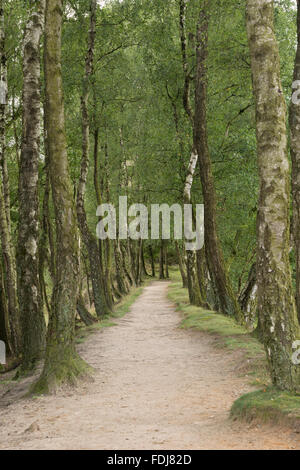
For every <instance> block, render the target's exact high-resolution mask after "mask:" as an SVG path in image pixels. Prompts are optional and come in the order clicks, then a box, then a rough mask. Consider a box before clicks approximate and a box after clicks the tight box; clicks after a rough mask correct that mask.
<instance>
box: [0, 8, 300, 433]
mask: <svg viewBox="0 0 300 470" xmlns="http://www.w3.org/2000/svg"><path fill="white" fill-rule="evenodd" d="M202 209H203V213H204V219H203V220H202V219H201V216H200V215H199V214H202V212H201V210H202ZM199 240H201V244H200V245H201V246H200V245H199V244H197V243H195V241H199ZM202 242H203V243H202ZM162 292H163V294H162ZM162 295H164V297H161V296H162ZM139 296H141V297H139ZM168 299H169V300H168ZM170 301H172V302H170ZM161 302H163V305H162V304H161ZM164 302H169V303H168V304H167V303H164ZM131 305H133V307H132V309H131ZM176 306H177V310H176ZM128 312H129V313H128ZM171 312H173V313H172V314H173V317H170V318H172V321H174V322H175V323H174V324H173V323H172V321H171V320H170V322H169V323H168V321H167V315H171ZM127 314H128V317H126V318H124V320H122V321H120V320H119V319H120V317H123V316H124V315H127ZM135 315H139V317H138V320H136V317H135ZM157 315H158V316H157ZM176 315H177V316H176ZM135 320H136V322H135ZM154 321H155V325H153V322H154ZM176 322H177V323H176ZM134 325H136V326H134ZM175 325H177V327H178V328H177V327H176V326H175ZM180 326H181V327H182V328H181V329H179V327H180ZM107 327H110V328H111V329H110V330H108V328H107ZM115 327H116V330H117V331H120V332H121V333H120V336H118V337H117V339H116V336H114V334H113V333H112V331H114V328H115ZM118 328H119V330H118ZM126 328H136V331H135V333H134V335H133V334H132V330H130V333H128V330H127V329H126ZM188 329H192V330H193V331H194V332H195V335H193V336H192V335H188V332H187V331H186V330H188ZM199 330H200V331H201V332H202V333H201V335H200V334H199V335H198V333H197V332H198V331H199ZM179 331H180V334H181V333H182V337H181V336H180V337H178V338H179V339H178V341H179V340H180V338H185V341H186V342H187V343H184V344H185V345H183V346H182V348H181V350H180V352H178V351H177V352H176V347H175V343H176V341H175V339H176V338H175V337H176V335H177V334H179V333H178V332H179ZM116 334H117V333H116ZM172 335H174V336H172ZM184 335H186V336H184ZM206 337H207V338H210V339H209V341H211V343H209V344H211V347H212V350H211V351H213V348H214V347H215V346H216V347H217V348H224V349H225V351H226V353H227V352H228V354H232V356H230V357H231V358H232V363H231V364H234V368H233V369H232V370H233V372H232V374H233V376H235V377H238V376H239V375H238V374H239V373H240V372H241V374H244V375H243V379H241V380H244V382H243V384H244V385H243V391H245V390H248V388H247V387H248V385H249V380H250V379H249V377H250V378H251V377H252V376H253V380H252V385H253V384H255V387H256V388H255V389H254V390H252V392H251V393H250V394H246V395H243V394H242V393H239V391H238V392H236V391H235V390H234V386H235V385H234V383H232V396H233V398H232V400H231V398H230V399H229V398H228V402H227V401H226V404H224V407H226V413H227V412H228V409H229V408H230V407H231V413H232V416H235V417H237V418H240V417H242V418H246V419H250V418H252V417H255V418H256V417H258V416H260V417H261V416H262V415H263V416H265V415H266V417H267V418H268V417H269V415H271V414H272V413H273V411H274V410H275V411H274V413H273V415H272V416H275V415H276V416H277V414H276V413H277V412H278V413H279V414H280V413H282V416H288V417H289V418H290V417H291V416H293V419H294V417H295V414H296V417H297V419H300V418H299V417H300V404H299V393H300V0H297V1H295V0H278V1H272V0H245V2H236V1H234V0H226V1H222V0H221V1H220V0H210V1H208V0H106V1H101V2H99V1H97V0H66V1H63V0H28V1H26V2H21V1H12V0H0V418H1V400H2V398H3V399H4V398H5V400H8V402H5V403H9V404H10V405H11V406H12V408H11V409H15V410H17V409H18V408H16V407H17V403H19V402H18V400H19V398H20V397H19V395H20V396H21V395H22V394H23V395H22V396H23V397H24V395H25V394H26V396H27V397H28V400H29V403H32V401H30V400H32V397H37V396H39V395H44V396H45V403H46V404H47V403H49V402H47V399H48V398H47V395H51V394H53V393H56V394H57V396H59V397H61V396H62V395H60V394H64V393H69V392H70V394H72V393H74V394H76V393H77V392H76V390H82V389H80V387H85V388H84V390H87V393H89V391H88V390H90V389H89V387H91V388H92V387H95V396H99V397H100V398H99V400H100V401H101V400H102V401H101V403H100V402H99V407H98V408H99V409H104V408H105V407H108V408H109V409H111V407H112V406H113V402H114V400H113V398H110V397H109V398H107V396H108V395H109V394H105V393H104V394H103V396H101V390H102V389H101V390H100V389H98V388H97V387H100V385H99V384H100V383H101V384H103V387H104V388H103V390H106V389H105V387H106V385H105V384H107V380H108V378H107V377H108V376H109V374H110V372H112V371H111V370H112V369H113V368H114V367H115V366H116V367H117V365H119V362H120V363H122V373H119V374H117V373H116V382H113V384H115V385H116V383H117V381H118V380H120V384H119V382H118V387H116V389H119V390H121V391H123V388H122V387H123V386H124V387H125V388H124V390H125V389H126V384H127V385H128V384H129V383H131V382H132V381H133V379H132V376H131V375H130V372H128V371H130V370H131V367H134V368H136V369H137V376H138V378H140V377H143V378H144V382H143V384H144V385H145V384H148V385H149V384H151V383H152V380H153V387H154V388H155V386H154V382H155V381H154V379H153V377H154V376H155V374H154V372H153V370H154V368H155V367H156V366H157V367H158V375H159V376H161V377H162V379H161V382H162V391H161V394H163V392H164V393H165V394H166V395H168V392H167V391H165V390H164V389H163V387H164V385H165V383H164V377H165V375H164V372H163V370H160V369H159V361H162V363H164V364H166V363H168V364H169V362H168V361H170V364H171V362H172V360H173V359H174V357H176V358H179V359H178V360H179V361H180V358H181V359H182V360H184V361H185V362H184V363H185V364H186V374H187V376H188V377H189V379H188V381H189V382H190V383H189V384H187V383H185V382H184V381H183V385H182V387H183V386H184V389H185V390H187V391H188V390H189V386H190V385H191V390H192V388H193V383H198V382H199V383H200V382H201V383H202V382H203V383H205V384H206V385H207V389H211V387H213V383H216V380H214V374H216V375H218V376H223V371H219V369H218V367H219V368H220V367H221V366H220V364H221V363H222V364H223V362H222V361H223V360H224V361H225V360H226V357H227V356H226V354H224V357H223V355H222V361H221V359H220V364H214V365H211V364H212V361H213V359H212V354H213V352H211V353H210V352H209V351H210V350H209V349H205V351H206V352H205V364H204V362H201V361H200V360H199V364H198V362H197V361H198V359H199V357H200V356H201V354H202V353H201V351H202V349H201V348H202V347H203V348H208V346H207V344H208V343H207V341H206ZM110 338H111V339H110ZM136 338H138V339H136ZM161 338H167V339H166V345H168V344H169V343H168V341H169V340H170V341H171V340H172V339H173V340H174V343H172V345H173V346H174V351H173V346H170V345H169V346H166V349H164V348H162V347H161V346H158V344H160V343H159V341H160V340H161ZM109 341H111V343H109ZM148 341H149V342H148ZM180 341H181V340H180ZM182 341H183V339H182ZM197 341H199V357H198V356H197V354H196V352H198V349H197V348H198V343H196V342H197ZM201 341H202V343H201ZM108 343H109V346H108ZM123 343H124V344H123ZM138 343H139V346H137V344H138ZM200 343H201V344H200ZM170 344H171V343H170ZM178 344H179V343H178ZM134 347H135V348H136V349H135V350H134V352H132V350H133V349H132V348H134ZM168 347H169V348H170V349H168ZM118 348H119V349H118ZM140 348H141V351H142V350H143V348H144V350H145V351H147V354H149V357H148V356H147V355H145V356H143V354H142V352H141V351H140ZM151 348H152V349H151ZM195 348H196V349H195ZM116 350H117V351H118V358H117V359H116V358H115V356H114V354H115V353H116ZM130 351H131V352H130ZM151 351H152V353H151ZM153 351H155V353H154V352H153ZM172 351H173V352H174V354H173V352H172ZM195 351H196V352H195ZM167 353H168V354H170V357H169V356H168V358H167V357H166V356H165V354H167ZM130 354H131V355H130ZM145 354H146V353H145ZM151 354H152V355H151ZM185 354H186V355H187V357H189V359H187V358H186V359H184V358H185ZM220 354H221V353H220ZM150 355H151V358H150ZM152 356H153V357H152ZM171 356H172V357H171ZM173 356H174V357H173ZM220 357H221V356H220ZM139 358H140V359H139ZM224 358H225V359H224ZM174 360H175V359H174ZM156 361H158V362H156ZM203 361H204V359H203ZM116 364H117V365H116ZM195 364H196V365H197V366H196V365H195ZM114 365H115V366H114ZM202 366H203V367H204V368H207V369H209V373H207V374H205V373H204V372H203V377H202V376H201V377H202V378H201V377H200V376H198V372H199V374H200V372H201V371H202V369H201V368H202ZM227 366H228V367H227ZM227 366H224V367H223V369H224V381H226V380H227V379H228V380H229V375H228V374H229V370H230V371H231V369H230V367H231V365H230V366H229V365H228V363H227ZM190 368H193V371H191V369H190ZM162 369H163V367H162ZM171 370H172V367H171V365H170V371H171ZM178 370H181V369H180V365H178ZM183 370H185V368H183ZM203 370H204V369H203ZM205 370H206V369H205ZM170 371H167V372H166V377H167V376H168V373H169V372H170ZM216 371H219V372H216ZM152 372H153V373H152ZM102 374H103V376H102ZM123 374H124V375H123ZM178 374H179V372H178ZM210 374H212V375H210ZM230 374H231V372H230ZM173 376H174V377H175V378H174V390H177V388H178V387H179V384H177V382H176V380H178V381H179V376H178V377H177V375H176V374H175V375H174V374H173V373H172V377H173ZM120 377H121V379H122V380H123V382H122V380H121V379H120ZM239 377H240V376H239ZM245 377H247V379H246V378H245ZM200 379H201V380H200ZM206 380H207V382H206ZM247 380H248V382H247ZM210 381H211V382H210ZM165 382H166V383H168V384H170V383H173V382H172V380H171V378H170V377H168V380H167V379H166V381H165ZM218 383H219V382H218ZM226 383H227V382H226ZM8 384H9V386H8ZM134 384H135V382H134V381H133V385H132V389H131V392H130V393H132V394H133V395H132V396H133V402H134V403H138V400H139V398H138V397H139V395H138V391H137V390H135V389H134V390H133V388H134V387H135V385H134ZM177 385H178V387H177ZM223 385H224V384H223ZM101 386H102V385H101ZM149 387H150V385H149ZM220 387H221V388H220V391H219V392H218V393H219V396H224V394H225V395H226V396H227V395H228V394H227V392H228V390H227V389H226V390H227V392H226V393H225V391H224V389H222V384H221V385H220ZM249 387H250V385H249ZM137 388H138V387H137ZM150 388H151V387H150ZM179 388H180V387H179ZM229 388H230V387H229ZM70 390H71V391H70ZM126 390H127V389H126ZM250 391H251V390H250ZM2 392H3V393H2ZM120 393H121V392H120ZM149 393H150V392H149ZM178 393H179V392H178ZM191 393H192V392H191ZM141 394H142V392H141ZM150 394H151V393H150ZM146 395H147V394H145V396H146ZM240 395H242V396H241V397H240ZM112 396H114V395H112ZM124 396H125V399H126V397H127V396H129V392H128V393H127V392H126V393H125V392H124ZM130 396H131V395H130ZM147 396H148V395H147ZM103 397H104V398H105V399H106V398H107V402H105V404H104V402H103V400H104V398H103ZM122 399H123V397H122ZM215 399H216V400H217V397H216V398H215ZM9 400H10V401H9ZM49 400H50V399H49ZM157 400H158V402H159V403H161V402H162V401H163V399H162V398H160V395H159V396H158V397H157ZM166 400H170V401H172V400H171V398H170V396H166ZM197 400H198V399H193V398H191V402H192V403H190V402H189V400H188V399H187V403H186V406H187V407H195V409H197V410H198V411H199V410H200V402H201V403H202V405H201V406H204V405H203V403H206V402H205V400H204V398H203V396H202V395H201V397H200V396H199V402H198V401H197ZM226 400H227V398H226ZM230 400H231V401H230ZM297 400H298V401H297ZM117 401H118V400H117V399H116V402H117ZM175 401H176V400H174V402H175ZM194 401H195V403H194ZM150 402H151V400H150V398H149V403H150ZM43 403H44V402H43ZM93 403H94V402H93ZM155 403H156V402H155ZM168 403H169V402H168ZM224 403H225V402H224ZM108 405H109V406H108ZM28 406H29V407H30V406H31V405H30V404H29V405H28ZM116 406H117V407H119V403H117V405H116ZM126 406H127V405H124V407H126ZM205 406H206V405H205ZM207 406H209V404H208V405H207ZM218 406H221V405H220V404H219V405H218ZM14 407H15V408H14ZM157 407H158V409H159V405H158V404H157V403H156V404H154V405H153V409H155V410H156V409H157ZM198 407H199V408H198ZM119 408H120V409H121V405H120V407H119ZM119 408H118V409H119ZM73 409H75V407H74V408H73ZM201 410H202V408H201ZM270 410H271V411H270ZM272 410H273V411H272ZM278 410H280V411H278ZM295 410H296V411H295ZM199 413H200V411H199ZM201 413H202V411H201ZM201 413H200V414H201ZM297 413H298V414H297ZM96 414H97V413H96ZM144 414H145V413H144ZM144 414H143V413H142V416H144ZM175 414H176V416H177V417H178V415H179V414H178V412H175ZM201 416H202V414H201ZM267 418H266V419H267ZM86 419H87V420H88V417H87V418H86ZM153 419H154V418H153ZM174 419H175V418H174ZM176 419H177V418H176ZM197 419H198V418H197ZM270 419H271V418H270ZM12 421H13V420H12ZM37 421H38V420H37ZM75 421H76V420H75ZM176 423H177V421H176ZM293 423H294V421H293ZM116 426H117V424H116ZM41 427H43V426H41ZM113 427H114V428H115V424H113ZM35 428H36V427H34V429H35ZM118 429H119V428H118ZM30 432H31V431H30ZM0 440H1V428H0ZM249 440H251V439H250V438H249ZM87 441H89V439H87ZM170 442H173V441H170Z"/></svg>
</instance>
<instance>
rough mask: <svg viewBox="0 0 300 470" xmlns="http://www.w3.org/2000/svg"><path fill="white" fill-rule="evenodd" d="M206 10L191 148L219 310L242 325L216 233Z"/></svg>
mask: <svg viewBox="0 0 300 470" xmlns="http://www.w3.org/2000/svg"><path fill="white" fill-rule="evenodd" d="M207 10H208V3H207V0H204V1H203V2H202V5H201V8H200V14H199V19H198V24H197V37H196V43H197V44H196V60H197V68H196V83H195V125H194V145H195V148H196V152H197V153H198V156H199V158H198V164H199V170H200V178H201V183H202V193H203V200H204V228H205V250H206V258H207V264H208V269H209V272H210V277H211V282H212V283H213V287H214V291H215V295H216V298H217V304H218V308H219V310H220V311H221V312H222V313H224V314H226V315H232V316H234V317H235V318H236V319H237V320H238V321H240V322H242V313H241V311H240V308H239V305H238V302H237V299H236V297H235V295H234V293H233V290H232V286H231V283H230V280H229V276H228V273H227V270H226V267H225V261H224V257H223V252H222V249H221V246H220V243H219V239H218V232H217V221H216V213H217V208H216V192H215V187H214V178H213V173H212V164H211V159H210V154H209V148H208V138H207V118H206V101H207V83H206V81H207V76H206V59H207V41H208V11H207Z"/></svg>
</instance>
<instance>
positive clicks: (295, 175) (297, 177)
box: [290, 0, 300, 322]
mask: <svg viewBox="0 0 300 470" xmlns="http://www.w3.org/2000/svg"><path fill="white" fill-rule="evenodd" d="M297 8H298V11H297V39H298V41H297V42H298V43H297V52H296V57H295V66H294V81H299V80H300V1H299V0H297ZM298 88H299V86H298ZM290 130H291V157H292V194H293V226H292V235H293V242H294V246H295V254H296V305H297V311H298V320H299V322H300V103H297V102H294V100H293V99H292V100H291V104H290Z"/></svg>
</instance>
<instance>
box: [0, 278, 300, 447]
mask: <svg viewBox="0 0 300 470" xmlns="http://www.w3.org/2000/svg"><path fill="white" fill-rule="evenodd" d="M166 290H167V284H166V283H161V282H154V283H153V284H151V285H149V286H148V287H146V288H145V290H144V292H143V294H142V295H141V297H140V298H139V299H138V300H137V301H136V302H135V304H134V305H133V307H132V309H131V312H130V313H129V314H128V315H127V316H126V317H125V318H124V319H122V320H120V321H118V325H117V326H115V327H113V328H107V329H105V330H102V331H101V332H99V333H96V334H94V335H92V336H90V337H89V338H88V340H87V341H86V342H85V343H84V344H82V345H80V348H79V349H80V353H81V354H82V356H83V357H84V358H85V359H86V360H87V361H88V362H89V363H90V364H91V365H92V366H93V367H94V368H95V369H96V374H95V381H94V382H93V383H88V384H86V383H85V384H82V385H80V387H78V388H77V389H76V390H71V391H64V392H61V393H59V394H58V395H57V396H52V397H41V398H38V399H35V400H22V401H20V402H19V403H17V404H14V405H11V406H6V407H2V408H0V448H2V449H113V450H114V449H115V450H118V449H138V450H142V449H155V450H159V449H292V448H295V449H300V437H299V435H296V434H293V433H292V432H291V431H288V430H283V429H280V430H279V429H278V428H271V427H265V426H264V427H257V426H252V427H251V426H248V425H247V424H241V423H233V422H231V421H230V420H229V419H228V411H229V409H230V407H231V404H232V402H233V401H234V399H235V398H236V397H237V396H239V395H240V394H242V393H244V392H246V391H248V390H249V387H248V386H247V385H245V379H241V378H237V377H236V372H234V367H235V364H234V361H233V356H232V355H228V354H225V353H224V351H221V350H220V351H216V349H215V348H213V346H212V339H211V338H210V337H209V336H207V335H204V334H200V333H193V332H188V331H183V330H180V329H178V324H179V320H180V319H179V315H178V314H177V313H176V312H175V311H174V307H173V306H172V305H171V304H170V302H169V301H168V300H167V298H166ZM33 423H35V424H33ZM32 424H33V425H32ZM31 425H32V426H31ZM30 426H31V429H29V430H27V431H26V429H28V428H29V427H30Z"/></svg>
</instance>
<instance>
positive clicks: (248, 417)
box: [230, 387, 300, 433]
mask: <svg viewBox="0 0 300 470" xmlns="http://www.w3.org/2000/svg"><path fill="white" fill-rule="evenodd" d="M230 414H231V417H232V418H233V419H241V420H245V421H247V422H251V421H253V420H258V421H259V422H262V423H273V424H288V425H291V426H294V427H295V428H296V431H297V432H299V433H300V395H299V396H296V395H292V394H291V393H288V392H281V391H279V390H277V389H275V388H273V387H268V388H266V389H264V390H258V391H256V392H251V393H247V394H246V395H242V396H241V397H240V398H238V399H237V400H236V401H235V402H234V404H233V405H232V408H231V412H230Z"/></svg>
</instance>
